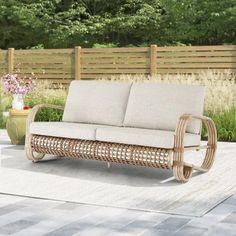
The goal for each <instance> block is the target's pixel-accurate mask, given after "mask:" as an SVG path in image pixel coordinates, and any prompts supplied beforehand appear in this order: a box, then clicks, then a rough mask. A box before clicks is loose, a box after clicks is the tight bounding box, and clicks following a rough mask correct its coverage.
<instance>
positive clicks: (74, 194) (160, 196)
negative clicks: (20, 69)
mask: <svg viewBox="0 0 236 236" xmlns="http://www.w3.org/2000/svg"><path fill="white" fill-rule="evenodd" d="M0 135H1V140H0V147H1V150H0V152H1V168H0V179H1V180H0V192H1V193H8V194H16V195H23V196H30V197H38V198H47V199H54V200H61V201H71V202H77V203H87V204H95V205H103V206H112V207H121V208H128V209H138V210H145V211H156V212H163V213H171V214H180V215H190V216H202V215H204V214H205V213H207V212H208V211H209V210H211V209H212V208H214V207H215V206H216V205H217V204H219V203H220V202H222V201H223V200H225V199H226V198H228V197H230V196H231V195H232V194H234V193H235V192H236V174H235V173H236V161H235V157H236V143H219V145H218V146H219V148H218V152H217V158H216V161H215V164H214V166H213V168H212V169H211V171H210V172H209V173H206V174H198V173H194V175H193V177H192V179H191V180H190V182H188V183H186V184H182V183H179V182H177V181H175V180H174V178H172V172H171V171H166V170H161V169H151V168H143V167H136V166H128V165H120V164H113V165H112V166H111V168H110V169H107V167H106V164H105V163H103V162H99V161H86V160H75V159H64V158H55V157H52V156H47V158H46V159H45V160H44V161H41V162H38V163H32V162H31V161H29V160H27V159H26V157H25V153H24V147H23V146H13V145H10V144H9V140H7V138H6V135H5V133H4V132H3V131H1V132H0ZM203 154H204V152H203V151H199V152H189V154H188V155H187V157H186V159H187V161H190V160H191V161H193V162H195V163H197V162H198V161H200V160H201V157H202V156H203Z"/></svg>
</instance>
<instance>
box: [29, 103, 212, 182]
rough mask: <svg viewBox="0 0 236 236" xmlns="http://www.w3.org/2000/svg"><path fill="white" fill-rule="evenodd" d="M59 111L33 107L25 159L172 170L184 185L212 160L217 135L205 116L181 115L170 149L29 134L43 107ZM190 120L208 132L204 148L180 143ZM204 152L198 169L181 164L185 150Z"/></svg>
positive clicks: (207, 168)
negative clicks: (50, 157) (69, 159)
mask: <svg viewBox="0 0 236 236" xmlns="http://www.w3.org/2000/svg"><path fill="white" fill-rule="evenodd" d="M43 107H48V108H54V109H61V110H63V107H60V106H55V105H46V104H41V105H37V106H35V107H34V108H33V109H32V111H31V113H30V115H29V116H28V119H27V128H26V140H25V145H26V146H25V148H26V155H27V157H28V159H30V160H32V161H34V162H36V161H39V160H41V159H42V158H43V157H44V155H45V154H53V155H59V156H65V157H74V158H81V159H91V160H101V161H106V162H107V163H111V162H116V163H123V164H132V165H139V166H147V167H155V168H163V169H173V173H174V176H175V178H176V179H177V180H179V181H182V182H187V181H188V180H189V179H190V177H191V176H192V173H193V170H198V171H201V172H206V171H208V170H209V169H210V168H211V166H212V164H213V162H214V158H215V152H216V146H217V135H216V128H215V125H214V122H213V121H212V120H211V119H210V118H208V117H205V116H194V115H191V114H184V115H182V116H181V117H180V118H179V122H178V124H177V126H176V130H175V142H174V148H173V149H163V148H154V147H144V146H138V145H127V144H118V143H109V142H100V141H89V140H79V139H69V138H61V137H50V136H42V135H34V134H31V133H30V124H31V122H33V121H34V120H35V116H36V114H37V112H38V111H39V110H40V109H41V108H43ZM191 119H198V120H201V121H202V123H203V124H204V125H205V126H206V128H207V132H208V142H207V145H206V146H194V147H184V144H183V140H184V135H185V132H186V127H187V123H188V122H189V120H191ZM204 148H205V149H206V156H205V159H204V161H203V163H202V165H201V166H200V167H198V166H194V165H192V164H189V163H186V162H184V152H185V151H187V150H199V149H204Z"/></svg>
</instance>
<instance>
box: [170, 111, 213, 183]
mask: <svg viewBox="0 0 236 236" xmlns="http://www.w3.org/2000/svg"><path fill="white" fill-rule="evenodd" d="M192 119H197V120H200V121H201V122H202V123H203V124H204V125H205V126H206V129H207V134H208V141H207V145H206V146H205V147H204V148H206V155H205V158H204V161H203V163H202V165H201V166H195V165H193V164H188V163H186V162H184V151H185V150H186V148H185V147H184V135H185V133H186V128H187V124H188V122H189V121H190V120H192ZM216 147H217V132H216V127H215V124H214V122H213V120H212V119H210V118H209V117H206V116H198V115H192V114H183V115H182V116H180V118H179V122H178V124H177V126H176V129H175V140H174V150H173V166H172V168H173V173H174V176H175V177H176V179H178V180H181V181H183V182H187V181H188V179H189V178H190V176H191V175H192V171H193V170H194V169H195V170H199V171H203V172H206V171H208V170H209V169H210V168H211V166H212V164H213V162H214V159H215V152H216ZM192 148H193V149H199V148H200V146H197V147H192ZM190 149H191V147H190Z"/></svg>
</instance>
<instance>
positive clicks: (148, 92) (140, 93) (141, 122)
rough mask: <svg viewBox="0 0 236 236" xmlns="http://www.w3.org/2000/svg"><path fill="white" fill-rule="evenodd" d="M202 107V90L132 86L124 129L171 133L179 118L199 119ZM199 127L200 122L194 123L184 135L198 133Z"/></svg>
mask: <svg viewBox="0 0 236 236" xmlns="http://www.w3.org/2000/svg"><path fill="white" fill-rule="evenodd" d="M203 105H204V87H203V86H193V85H175V84H158V83H134V84H133V85H132V88H131V91H130V97H129V101H128V106H127V110H126V115H125V120H124V126H128V127H137V128H149V129H158V130H170V131H174V130H175V127H176V123H177V121H178V118H179V116H180V115H182V114H183V113H192V114H196V115H202V113H203ZM199 127H200V123H199V121H194V122H191V123H190V124H189V125H188V127H187V131H188V132H189V133H199Z"/></svg>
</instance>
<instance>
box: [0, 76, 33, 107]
mask: <svg viewBox="0 0 236 236" xmlns="http://www.w3.org/2000/svg"><path fill="white" fill-rule="evenodd" d="M2 80H3V85H4V88H5V90H6V91H7V92H9V93H11V94H12V95H13V100H12V109H15V110H22V109H24V96H25V95H27V94H28V93H29V92H30V91H32V90H33V88H34V87H35V82H34V80H33V79H32V78H31V77H26V76H24V77H18V75H17V74H7V75H4V76H3V77H2Z"/></svg>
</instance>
